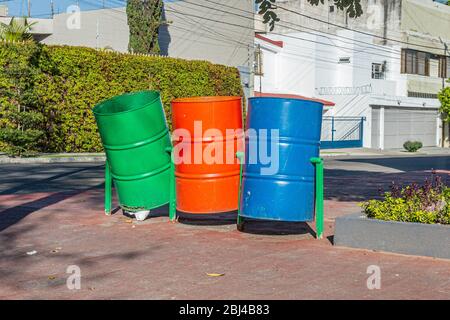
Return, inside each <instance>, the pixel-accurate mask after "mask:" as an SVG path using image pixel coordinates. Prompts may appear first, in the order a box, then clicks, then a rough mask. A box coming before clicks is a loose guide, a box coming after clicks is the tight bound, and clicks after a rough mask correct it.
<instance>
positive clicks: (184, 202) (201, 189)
mask: <svg viewBox="0 0 450 320" xmlns="http://www.w3.org/2000/svg"><path fill="white" fill-rule="evenodd" d="M172 125H173V129H174V133H173V140H174V152H173V156H174V160H175V176H176V194H177V209H178V210H179V211H181V212H186V213H195V214H210V213H221V212H228V211H233V210H237V208H238V196H239V169H240V165H239V161H238V159H237V158H236V152H239V151H242V149H243V136H244V133H243V130H242V98H241V97H194V98H181V99H175V100H173V101H172ZM227 129H228V133H227Z"/></svg>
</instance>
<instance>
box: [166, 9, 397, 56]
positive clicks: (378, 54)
mask: <svg viewBox="0 0 450 320" xmlns="http://www.w3.org/2000/svg"><path fill="white" fill-rule="evenodd" d="M166 11H168V12H174V11H173V10H170V9H166ZM183 15H187V16H191V17H195V18H199V19H203V20H208V21H213V22H217V23H222V24H226V25H230V26H234V27H238V28H244V29H250V30H254V29H253V28H249V27H247V26H243V25H240V24H235V23H231V22H224V21H219V20H214V19H209V18H206V17H202V16H199V15H194V14H189V13H183ZM271 34H275V35H280V36H283V37H286V38H292V39H297V40H302V41H306V42H312V43H316V44H321V45H325V46H331V47H336V48H340V49H346V50H353V49H352V48H348V47H343V46H339V45H336V44H330V43H325V42H319V41H315V40H311V39H305V38H301V37H295V36H292V35H288V34H283V33H275V32H272V33H271ZM353 51H355V50H353ZM372 54H373V55H376V56H381V57H385V58H389V59H398V60H400V58H399V57H393V56H387V55H383V54H380V53H375V52H373V53H372Z"/></svg>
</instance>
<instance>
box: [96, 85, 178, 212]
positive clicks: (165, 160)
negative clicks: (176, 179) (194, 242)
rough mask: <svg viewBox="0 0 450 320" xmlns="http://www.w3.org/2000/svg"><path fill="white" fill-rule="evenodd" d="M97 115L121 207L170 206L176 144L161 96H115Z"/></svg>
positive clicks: (144, 93)
mask: <svg viewBox="0 0 450 320" xmlns="http://www.w3.org/2000/svg"><path fill="white" fill-rule="evenodd" d="M93 112H94V115H95V119H96V121H97V126H98V129H99V132H100V137H101V140H102V143H103V147H104V149H105V153H106V159H107V163H108V164H109V166H110V170H111V176H112V179H113V181H114V185H115V187H116V191H117V195H118V199H119V203H120V205H121V207H122V208H123V209H125V210H129V211H136V210H140V209H146V210H150V209H153V208H156V207H159V206H162V205H164V204H167V203H168V202H169V190H170V189H169V184H170V173H171V172H170V164H171V159H170V154H169V153H168V152H167V151H166V149H167V148H168V147H169V148H170V147H171V141H170V134H169V129H168V127H167V123H166V118H165V113H164V109H163V106H162V103H161V97H160V94H159V92H158V91H139V92H134V93H129V94H124V95H120V96H116V97H113V98H111V99H108V100H106V101H103V102H101V103H99V104H98V105H96V106H95V107H94V110H93Z"/></svg>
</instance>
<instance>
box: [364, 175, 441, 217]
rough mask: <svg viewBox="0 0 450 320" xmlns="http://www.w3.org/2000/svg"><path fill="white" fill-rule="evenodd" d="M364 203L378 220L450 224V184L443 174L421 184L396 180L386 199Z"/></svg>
mask: <svg viewBox="0 0 450 320" xmlns="http://www.w3.org/2000/svg"><path fill="white" fill-rule="evenodd" d="M361 207H362V208H363V210H364V213H365V214H366V215H367V217H368V218H373V219H378V220H387V221H403V222H417V223H426V224H434V223H439V224H450V188H449V187H447V186H446V185H445V184H444V183H443V182H442V179H441V177H439V176H435V177H434V178H433V179H432V180H431V181H430V180H426V181H425V183H424V184H423V185H421V186H420V185H418V184H417V183H412V184H410V185H408V186H406V187H401V186H400V185H398V184H395V183H393V184H392V186H391V191H390V192H385V193H384V194H383V199H382V200H369V201H366V202H364V203H362V204H361Z"/></svg>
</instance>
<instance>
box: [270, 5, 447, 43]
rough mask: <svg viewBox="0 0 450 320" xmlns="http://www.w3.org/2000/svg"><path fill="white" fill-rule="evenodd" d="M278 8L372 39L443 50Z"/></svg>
mask: <svg viewBox="0 0 450 320" xmlns="http://www.w3.org/2000/svg"><path fill="white" fill-rule="evenodd" d="M277 8H280V9H282V10H285V11H287V12H291V13H294V14H296V15H299V16H302V17H306V18H308V19H311V20H315V21H319V22H322V23H326V24H329V25H332V26H334V27H337V28H341V29H345V30H349V31H353V32H357V33H360V34H364V35H367V36H372V37H375V38H379V39H382V40H387V41H391V42H397V43H402V44H407V45H412V46H416V47H422V48H428V49H435V50H436V49H442V48H438V47H433V46H426V45H421V44H414V43H410V42H408V41H402V40H397V39H391V38H387V37H384V36H379V35H377V34H374V33H370V32H365V31H361V30H356V29H352V28H349V27H346V26H341V25H339V24H336V23H332V22H329V21H325V20H322V19H319V18H314V17H310V16H308V15H306V14H303V13H300V12H297V11H294V10H291V9H287V8H284V7H282V6H280V5H277Z"/></svg>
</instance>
